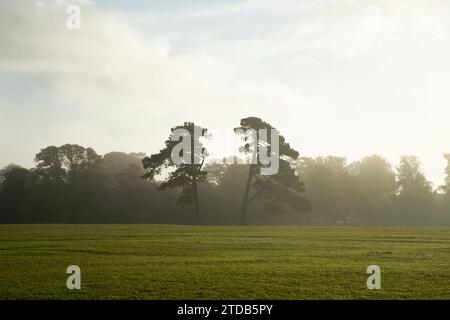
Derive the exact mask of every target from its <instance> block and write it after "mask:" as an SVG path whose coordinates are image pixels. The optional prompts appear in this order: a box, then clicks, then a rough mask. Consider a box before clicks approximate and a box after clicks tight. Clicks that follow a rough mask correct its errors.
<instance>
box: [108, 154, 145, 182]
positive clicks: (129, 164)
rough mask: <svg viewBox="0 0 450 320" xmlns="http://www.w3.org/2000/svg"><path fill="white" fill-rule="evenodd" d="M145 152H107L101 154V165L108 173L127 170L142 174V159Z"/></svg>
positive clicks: (143, 171)
mask: <svg viewBox="0 0 450 320" xmlns="http://www.w3.org/2000/svg"><path fill="white" fill-rule="evenodd" d="M145 157H146V155H145V153H125V152H109V153H107V154H105V155H104V156H103V160H102V167H103V170H104V171H105V172H107V173H108V174H109V175H112V176H114V175H116V174H124V173H127V172H129V171H134V172H139V173H140V175H141V176H142V175H143V174H145V170H144V169H143V168H142V159H144V158H145Z"/></svg>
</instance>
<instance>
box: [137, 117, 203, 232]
mask: <svg viewBox="0 0 450 320" xmlns="http://www.w3.org/2000/svg"><path fill="white" fill-rule="evenodd" d="M171 132H172V133H171V135H170V137H169V138H168V139H167V140H166V141H165V148H164V149H162V150H161V151H160V152H159V153H156V154H153V155H151V156H150V157H145V158H144V159H143V160H142V164H143V167H144V169H146V170H147V173H146V174H145V175H144V178H145V179H147V180H154V179H155V178H156V177H157V176H158V175H161V173H163V171H165V169H167V170H170V169H172V171H170V172H168V174H167V178H166V179H165V180H164V181H163V182H162V183H161V184H160V185H159V186H158V190H166V189H168V188H180V189H181V196H180V197H179V198H178V200H177V202H178V204H187V203H194V209H195V221H196V223H197V224H199V222H200V200H199V193H198V184H199V183H202V182H205V181H206V177H207V172H206V171H204V170H203V165H204V162H205V158H206V156H207V153H206V149H205V148H204V147H203V144H202V141H201V140H200V138H201V136H205V135H206V134H207V129H204V128H201V127H199V126H196V125H195V124H194V123H192V122H185V123H184V124H183V125H180V126H177V127H174V128H172V129H171ZM175 132H177V134H178V132H184V133H183V134H182V135H181V136H179V137H176V136H175V135H174V133H175ZM197 132H199V133H200V136H199V135H197V134H196V133H197ZM189 138H190V143H189V145H190V148H187V150H186V149H184V150H182V151H180V153H179V156H180V157H182V158H185V159H189V160H190V161H189V162H190V163H187V162H186V163H184V162H181V163H175V162H174V161H173V160H172V152H175V150H174V149H175V148H177V146H178V145H179V143H180V140H181V141H185V140H184V139H189ZM177 139H180V140H177ZM186 141H188V140H186ZM196 146H197V147H198V148H196ZM198 151H199V152H198ZM184 152H185V153H184ZM164 173H167V172H164Z"/></svg>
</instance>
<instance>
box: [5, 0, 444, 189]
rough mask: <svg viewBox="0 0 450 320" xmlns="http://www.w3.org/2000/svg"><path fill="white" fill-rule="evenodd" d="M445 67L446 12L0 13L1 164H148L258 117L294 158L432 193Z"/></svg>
mask: <svg viewBox="0 0 450 320" xmlns="http://www.w3.org/2000/svg"><path fill="white" fill-rule="evenodd" d="M69 4H78V5H79V6H80V8H81V29H80V30H69V29H68V28H67V26H66V20H67V18H68V16H69V15H68V14H67V12H66V10H67V7H68V5H69ZM448 57H450V2H449V1H448V0H303V1H297V0H272V1H269V0H242V1H235V0H231V1H230V0H228V1H211V0H196V1H174V0H164V1H156V0H155V1H141V0H132V1H118V0H117V1H113V0H79V1H65V0H56V1H55V0H47V1H45V0H42V1H31V0H26V1H25V0H2V1H1V2H0V166H4V165H6V164H9V163H16V164H19V165H22V166H25V167H31V166H33V158H34V155H35V154H36V153H37V152H39V150H40V149H42V148H44V147H46V146H48V145H62V144H65V143H77V144H80V145H83V146H90V147H93V148H94V149H95V150H96V151H97V152H98V153H100V154H104V153H107V152H110V151H125V152H145V153H147V154H152V153H154V152H157V151H159V149H161V148H162V147H163V142H164V140H165V139H167V137H168V136H169V134H170V128H171V127H174V126H176V125H179V124H181V123H183V122H184V121H194V122H195V123H196V124H199V125H202V126H204V127H207V128H209V129H210V132H211V133H212V134H213V136H214V133H217V134H216V136H218V135H219V133H220V134H223V133H224V132H230V131H232V129H233V128H234V127H236V126H238V125H239V120H240V119H241V118H243V117H248V116H257V117H261V118H262V119H263V120H265V121H267V122H269V123H271V124H272V125H273V126H274V127H276V128H277V129H278V130H279V131H280V132H281V134H282V135H284V137H285V138H286V140H287V141H288V142H289V143H290V144H291V145H292V146H293V147H294V148H295V149H297V150H298V151H299V152H300V154H301V156H319V155H321V156H326V155H337V156H343V157H346V158H347V159H348V161H349V162H351V161H355V160H358V159H359V158H361V157H363V156H367V155H371V154H379V155H381V156H383V157H385V158H386V159H388V160H389V161H390V162H391V163H392V164H393V165H394V166H395V165H397V164H398V160H399V157H400V156H401V155H417V156H419V157H420V159H421V161H422V163H423V166H424V171H425V173H426V175H427V177H428V179H430V180H431V181H433V183H434V184H435V186H438V185H440V184H442V182H443V172H444V168H445V162H444V160H443V158H442V154H443V153H445V152H450V139H449V137H450V126H449V125H448V120H449V118H450V90H449V89H450V88H449V87H450V59H449V58H448ZM214 145H215V148H216V150H213V155H214V154H215V153H214V152H216V154H219V153H220V150H219V149H220V148H222V147H221V144H220V143H215V144H214Z"/></svg>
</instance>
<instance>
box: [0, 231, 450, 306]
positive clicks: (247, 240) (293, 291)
mask: <svg viewBox="0 0 450 320" xmlns="http://www.w3.org/2000/svg"><path fill="white" fill-rule="evenodd" d="M72 264H75V265H79V266H80V267H81V274H82V275H81V278H82V289H81V290H78V291H77V290H68V289H67V288H66V279H67V275H66V268H67V266H69V265H72ZM371 264H376V265H379V266H380V268H381V277H382V289H381V290H368V289H367V288H366V280H367V277H368V275H367V274H366V268H367V266H368V265H371ZM449 272H450V229H410V228H408V229H406V228H405V229H393V228H384V229H381V228H334V227H321V228H319V227H191V226H165V225H0V298H1V299H432V298H434V299H450V275H449Z"/></svg>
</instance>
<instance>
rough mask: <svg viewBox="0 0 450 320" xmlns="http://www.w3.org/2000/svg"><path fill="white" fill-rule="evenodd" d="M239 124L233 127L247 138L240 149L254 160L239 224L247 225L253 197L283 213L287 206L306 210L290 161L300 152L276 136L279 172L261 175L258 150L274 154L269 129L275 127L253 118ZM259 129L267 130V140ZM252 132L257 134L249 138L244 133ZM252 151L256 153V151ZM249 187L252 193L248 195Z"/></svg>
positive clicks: (270, 208)
mask: <svg viewBox="0 0 450 320" xmlns="http://www.w3.org/2000/svg"><path fill="white" fill-rule="evenodd" d="M240 124H241V126H240V127H238V128H236V129H235V130H236V132H238V133H240V134H243V139H244V141H246V143H245V145H244V147H243V148H242V151H243V152H244V153H246V154H252V157H256V163H251V164H250V165H249V170H248V176H247V182H246V185H245V189H244V195H243V199H242V205H241V212H240V224H241V225H245V224H246V217H247V210H248V206H249V204H250V203H251V202H252V201H253V200H254V199H256V198H259V199H260V200H261V201H262V202H263V204H264V208H265V209H266V210H268V211H270V212H274V213H283V212H284V210H285V206H286V205H287V206H290V207H291V208H292V209H294V210H296V211H306V210H309V209H310V207H311V203H310V201H309V200H308V199H307V198H306V197H305V196H304V195H302V193H304V192H305V185H304V183H303V182H301V181H300V180H299V178H298V177H297V176H296V174H295V170H294V169H293V168H292V166H291V161H292V160H297V159H298V157H299V153H298V152H297V151H296V150H294V149H293V148H292V147H291V146H290V145H289V143H287V142H286V141H285V139H284V137H283V136H282V135H279V153H278V158H279V171H278V173H277V174H274V175H262V174H261V169H262V168H264V165H262V164H261V162H260V153H261V151H262V150H264V151H263V152H266V151H267V153H268V154H272V155H273V154H274V151H275V150H272V145H273V142H272V141H271V138H270V137H271V135H270V131H271V130H272V129H275V128H274V127H272V126H271V125H270V124H269V123H267V122H264V121H262V120H261V119H259V118H256V117H249V118H244V119H241V123H240ZM261 129H266V130H267V132H268V134H267V139H266V141H263V140H262V139H260V131H259V130H261ZM251 131H253V132H255V133H256V135H255V136H250V137H249V136H248V135H247V134H246V133H247V132H251ZM254 139H256V141H255V140H254ZM251 145H256V148H257V150H252V147H251ZM255 151H257V152H256V153H255ZM252 189H253V191H254V193H253V194H252V195H251V196H250V192H251V190H252Z"/></svg>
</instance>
